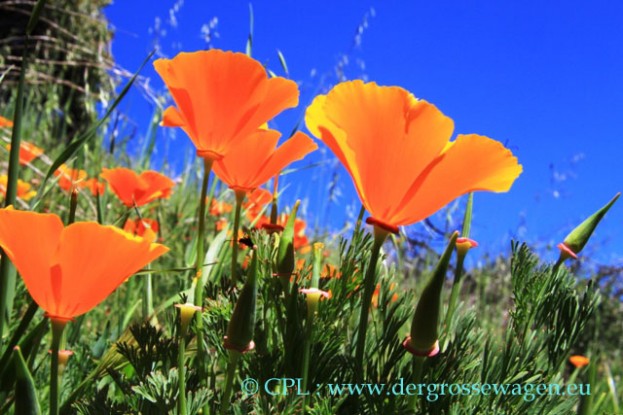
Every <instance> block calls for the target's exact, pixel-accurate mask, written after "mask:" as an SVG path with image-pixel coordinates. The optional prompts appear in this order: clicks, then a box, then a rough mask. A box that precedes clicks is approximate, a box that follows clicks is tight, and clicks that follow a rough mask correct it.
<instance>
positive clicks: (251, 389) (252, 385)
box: [240, 378, 260, 395]
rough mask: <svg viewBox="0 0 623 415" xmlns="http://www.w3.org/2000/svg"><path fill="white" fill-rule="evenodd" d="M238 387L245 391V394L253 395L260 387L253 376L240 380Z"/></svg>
mask: <svg viewBox="0 0 623 415" xmlns="http://www.w3.org/2000/svg"><path fill="white" fill-rule="evenodd" d="M240 389H242V392H244V393H246V394H247V395H255V394H256V393H257V391H258V390H259V389H260V385H259V383H257V380H255V379H253V378H246V379H245V380H243V381H242V384H241V385H240Z"/></svg>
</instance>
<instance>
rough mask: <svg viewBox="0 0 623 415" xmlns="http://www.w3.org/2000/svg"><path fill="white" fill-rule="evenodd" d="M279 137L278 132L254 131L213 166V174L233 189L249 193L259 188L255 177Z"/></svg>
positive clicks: (239, 141)
mask: <svg viewBox="0 0 623 415" xmlns="http://www.w3.org/2000/svg"><path fill="white" fill-rule="evenodd" d="M280 136H281V133H279V131H275V130H256V131H255V132H253V133H252V134H249V135H247V136H246V137H244V138H242V139H240V140H237V141H236V142H235V143H234V144H232V146H231V147H230V150H229V152H228V153H227V156H226V157H224V158H222V159H221V160H219V161H217V162H216V163H215V164H214V166H213V171H214V174H216V175H217V176H218V177H219V178H220V179H221V180H222V181H223V182H224V183H225V184H227V185H228V186H229V187H231V188H233V189H241V190H247V191H250V190H253V189H254V188H256V187H259V186H260V185H261V184H262V183H259V184H258V183H257V182H258V180H256V178H257V175H258V173H259V171H260V169H261V168H262V166H263V165H264V163H265V162H266V160H268V158H269V157H270V155H271V153H272V152H273V151H275V147H276V146H277V142H278V141H279V137H280ZM269 178H270V177H269ZM266 180H268V179H266Z"/></svg>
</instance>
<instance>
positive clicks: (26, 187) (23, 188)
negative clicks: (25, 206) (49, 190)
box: [0, 174, 37, 202]
mask: <svg viewBox="0 0 623 415" xmlns="http://www.w3.org/2000/svg"><path fill="white" fill-rule="evenodd" d="M7 182H8V177H7V175H6V174H2V175H0V195H2V196H6V187H7ZM36 194H37V192H36V191H34V190H33V189H32V186H30V183H26V182H25V181H23V180H20V179H17V197H19V198H20V199H22V200H23V201H25V202H28V201H29V200H30V199H32V198H33V197H35V195H36Z"/></svg>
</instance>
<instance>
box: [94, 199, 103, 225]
mask: <svg viewBox="0 0 623 415" xmlns="http://www.w3.org/2000/svg"><path fill="white" fill-rule="evenodd" d="M95 209H96V211H97V223H99V224H100V225H103V224H104V218H103V216H102V197H101V196H100V194H99V192H95Z"/></svg>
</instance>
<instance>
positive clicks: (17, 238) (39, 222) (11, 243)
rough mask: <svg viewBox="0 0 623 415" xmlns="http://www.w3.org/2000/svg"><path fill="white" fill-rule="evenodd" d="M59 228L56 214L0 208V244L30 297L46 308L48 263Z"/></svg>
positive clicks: (49, 290) (50, 302) (49, 294)
mask: <svg viewBox="0 0 623 415" xmlns="http://www.w3.org/2000/svg"><path fill="white" fill-rule="evenodd" d="M62 230H63V223H62V222H61V220H60V218H59V217H58V216H56V215H52V214H43V213H34V212H23V211H19V210H13V209H0V246H2V249H4V252H5V253H6V254H7V256H8V257H9V258H10V259H11V262H13V264H14V265H15V268H17V270H18V271H19V273H20V275H21V276H22V279H23V280H24V284H26V288H27V289H28V292H30V295H31V296H32V298H33V299H34V300H35V301H36V302H37V304H39V306H40V307H41V308H43V309H44V310H46V311H48V310H50V309H51V308H52V307H53V306H54V302H53V301H54V300H53V298H52V285H51V280H50V266H51V264H52V258H53V257H54V255H55V252H56V250H57V248H58V244H59V240H60V237H61V232H62Z"/></svg>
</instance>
